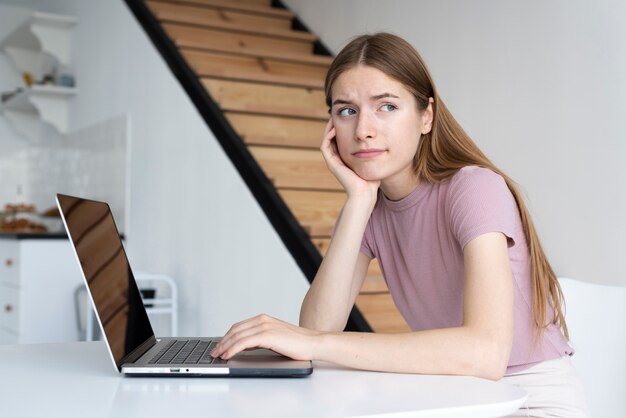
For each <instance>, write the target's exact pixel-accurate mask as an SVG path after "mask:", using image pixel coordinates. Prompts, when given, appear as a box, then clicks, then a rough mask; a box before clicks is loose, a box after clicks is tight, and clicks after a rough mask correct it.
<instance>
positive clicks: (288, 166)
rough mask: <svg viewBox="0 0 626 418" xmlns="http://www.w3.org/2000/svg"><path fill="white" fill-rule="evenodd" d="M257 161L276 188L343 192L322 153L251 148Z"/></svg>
mask: <svg viewBox="0 0 626 418" xmlns="http://www.w3.org/2000/svg"><path fill="white" fill-rule="evenodd" d="M248 149H249V150H250V152H251V153H252V155H253V156H254V158H255V160H257V162H258V163H259V164H260V165H261V167H262V168H263V171H264V172H265V174H266V175H267V176H268V177H269V178H270V179H271V180H272V183H273V184H274V186H275V187H276V188H279V189H281V188H292V189H309V190H336V191H343V188H342V187H341V184H339V182H338V181H337V179H336V178H335V177H334V176H333V175H332V174H331V172H330V171H328V168H327V167H326V163H325V162H324V158H323V157H322V153H321V151H314V150H303V149H294V148H276V147H259V146H251V147H249V148H248Z"/></svg>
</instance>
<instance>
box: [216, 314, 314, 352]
mask: <svg viewBox="0 0 626 418" xmlns="http://www.w3.org/2000/svg"><path fill="white" fill-rule="evenodd" d="M320 335H321V332H318V331H313V330H310V329H307V328H302V327H298V326H295V325H292V324H289V323H287V322H284V321H281V320H278V319H276V318H272V317H271V316H268V315H264V314H262V315H258V316H255V317H254V318H250V319H247V320H245V321H242V322H239V323H237V324H235V325H233V326H232V327H231V328H230V330H228V332H227V333H226V335H224V337H223V338H222V339H221V341H220V342H219V343H218V344H217V346H216V347H215V349H214V350H213V351H212V352H211V355H212V356H213V357H221V358H223V359H225V360H228V359H231V358H232V357H233V356H234V355H235V354H237V353H239V352H241V351H243V350H247V349H251V348H267V349H270V350H273V351H275V352H277V353H280V354H283V355H285V356H287V357H290V358H292V359H295V360H313V358H314V351H315V346H316V342H317V339H318V338H317V337H319V336H320Z"/></svg>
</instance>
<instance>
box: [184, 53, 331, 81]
mask: <svg viewBox="0 0 626 418" xmlns="http://www.w3.org/2000/svg"><path fill="white" fill-rule="evenodd" d="M181 53H182V54H183V56H184V57H185V59H186V60H187V62H188V63H189V65H191V67H192V68H193V69H194V71H195V72H196V74H197V75H198V76H200V77H205V76H210V77H219V78H224V79H233V80H244V81H256V82H263V83H270V84H282V85H292V86H298V87H310V88H317V89H323V87H324V77H325V73H326V69H325V68H324V67H320V66H312V65H306V64H296V63H287V62H281V61H276V60H272V59H266V58H253V57H246V56H237V55H233V54H224V53H216V52H203V51H192V50H182V51H181Z"/></svg>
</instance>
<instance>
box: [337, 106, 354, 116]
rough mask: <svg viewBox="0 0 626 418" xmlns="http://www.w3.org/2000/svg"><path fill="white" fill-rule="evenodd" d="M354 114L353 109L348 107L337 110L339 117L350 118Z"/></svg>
mask: <svg viewBox="0 0 626 418" xmlns="http://www.w3.org/2000/svg"><path fill="white" fill-rule="evenodd" d="M355 113H356V111H355V110H354V109H351V108H349V107H344V108H343V109H339V112H337V114H339V116H352V115H354V114H355Z"/></svg>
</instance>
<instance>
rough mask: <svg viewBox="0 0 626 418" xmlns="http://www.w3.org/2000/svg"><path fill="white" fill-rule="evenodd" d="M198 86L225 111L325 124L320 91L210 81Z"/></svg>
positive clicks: (323, 101) (203, 80)
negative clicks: (318, 121) (307, 120)
mask: <svg viewBox="0 0 626 418" xmlns="http://www.w3.org/2000/svg"><path fill="white" fill-rule="evenodd" d="M202 84H203V85H204V87H205V88H206V89H207V91H208V92H209V93H210V94H211V96H212V97H213V98H214V99H215V100H216V101H217V102H218V103H219V105H220V107H221V108H222V110H225V111H239V112H246V113H257V114H268V115H281V116H294V117H303V118H311V119H321V120H328V111H327V110H326V104H325V99H324V92H323V91H320V90H314V89H310V88H301V87H286V86H273V85H267V84H258V83H248V82H240V81H230V80H217V79H212V78H202Z"/></svg>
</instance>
